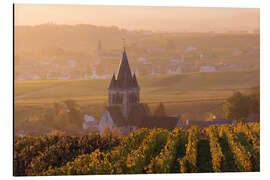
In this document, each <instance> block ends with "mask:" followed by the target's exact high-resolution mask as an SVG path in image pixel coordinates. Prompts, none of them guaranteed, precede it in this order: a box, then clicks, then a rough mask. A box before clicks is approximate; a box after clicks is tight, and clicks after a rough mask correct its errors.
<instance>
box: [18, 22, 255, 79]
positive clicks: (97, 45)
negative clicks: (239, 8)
mask: <svg viewBox="0 0 270 180" xmlns="http://www.w3.org/2000/svg"><path fill="white" fill-rule="evenodd" d="M90 27H91V28H90ZM57 28H63V34H64V35H61V36H64V37H65V36H69V33H70V32H69V31H67V32H66V29H64V28H72V29H74V31H75V30H80V29H84V28H85V30H86V32H87V31H88V32H89V33H91V32H92V31H93V30H92V29H95V28H97V29H98V28H99V27H95V26H94V27H92V26H89V27H88V26H87V25H85V27H84V26H82V27H81V26H71V27H61V25H40V26H37V27H23V26H22V27H20V26H19V27H18V28H17V30H16V33H15V35H16V34H17V36H15V39H18V41H20V42H21V41H23V42H24V39H23V36H22V35H25V33H26V32H25V31H26V30H25V29H27V30H29V29H31V31H32V34H27V36H28V37H29V39H28V41H29V42H27V44H24V46H26V47H25V48H24V49H23V50H22V48H21V46H20V44H18V45H17V44H16V47H15V80H42V79H59V80H62V79H110V77H111V75H112V74H113V72H115V71H116V69H117V68H118V66H119V62H118V61H119V59H120V58H121V54H120V53H119V52H120V51H119V48H118V45H117V46H113V45H112V43H113V42H115V39H116V38H115V39H113V40H110V36H109V35H107V34H111V33H114V34H117V36H118V37H119V39H120V37H122V38H123V37H126V39H127V47H128V48H129V49H132V53H131V54H130V56H129V61H130V66H131V69H132V70H133V71H134V72H136V75H137V76H144V75H147V76H151V75H159V74H181V73H190V72H211V71H227V70H236V69H243V68H252V67H258V63H259V49H258V48H257V47H258V46H257V45H258V43H259V39H258V37H259V36H258V34H257V33H247V32H245V33H244V34H237V33H236V34H235V33H228V34H218V33H217V34H215V33H213V32H211V33H187V34H183V33H178V34H174V33H153V32H144V31H142V32H136V31H135V32H132V31H127V30H122V29H117V28H116V27H112V28H109V27H103V28H104V32H102V31H98V32H97V31H94V33H96V34H97V33H98V34H97V36H96V37H95V39H94V38H93V37H91V38H92V40H91V41H87V42H84V43H88V44H89V45H87V46H82V47H81V46H79V47H72V48H70V47H69V46H72V45H68V46H67V45H61V46H60V45H59V46H57V45H53V46H52V44H54V43H53V38H52V37H54V36H55V35H51V32H55V33H58V30H57ZM105 30H106V31H105ZM43 31H48V34H46V36H48V38H47V39H48V40H47V41H46V42H44V43H43V44H40V43H41V42H40V43H38V44H37V45H36V46H37V47H35V48H36V49H33V47H32V46H31V45H32V44H33V43H34V44H36V40H35V38H36V36H38V35H39V34H41V33H42V32H43ZM49 32H50V33H49ZM83 32H84V33H81V34H82V35H81V36H82V38H83V36H86V35H87V34H85V31H83ZM84 34H85V35H84ZM61 36H60V37H59V38H61ZM103 36H107V37H109V38H108V39H104V38H102V37H103ZM186 36H187V37H186ZM99 37H100V38H99ZM55 38H58V37H55ZM97 38H99V39H97ZM209 38H210V39H212V40H211V41H212V42H211V41H209ZM220 38H228V39H230V40H231V41H236V42H235V43H234V42H232V43H234V44H235V45H229V44H228V43H229V42H226V41H227V40H226V39H224V45H223V46H222V45H219V46H220V47H215V43H216V41H217V40H218V39H220ZM243 38H244V39H243ZM245 38H246V39H247V41H248V39H250V38H253V39H255V40H256V41H254V42H255V43H253V44H252V45H250V46H246V45H245V44H244V45H243V43H240V42H238V39H239V41H240V39H241V41H242V40H245ZM78 39H79V38H78ZM206 40H207V41H208V42H209V44H205V42H204V41H206ZM59 41H60V42H62V41H66V40H63V39H60V40H59ZM81 41H85V39H83V40H81ZM81 41H80V42H81ZM111 41H112V42H111ZM257 41H258V42H257ZM153 42H157V43H154V44H153ZM81 43H82V42H81ZM116 43H119V42H116ZM237 44H239V45H237ZM27 46H31V49H30V48H27ZM65 46H67V47H65ZM87 47H89V48H87ZM82 48H84V49H82Z"/></svg>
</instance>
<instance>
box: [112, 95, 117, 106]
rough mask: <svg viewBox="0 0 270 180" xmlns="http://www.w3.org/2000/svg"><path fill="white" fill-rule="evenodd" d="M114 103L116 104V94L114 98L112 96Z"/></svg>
mask: <svg viewBox="0 0 270 180" xmlns="http://www.w3.org/2000/svg"><path fill="white" fill-rule="evenodd" d="M112 103H113V104H116V96H115V94H113V96H112Z"/></svg>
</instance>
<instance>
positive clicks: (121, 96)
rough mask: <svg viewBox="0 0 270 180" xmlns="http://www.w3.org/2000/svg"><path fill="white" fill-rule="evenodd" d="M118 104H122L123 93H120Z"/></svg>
mask: <svg viewBox="0 0 270 180" xmlns="http://www.w3.org/2000/svg"><path fill="white" fill-rule="evenodd" d="M120 104H123V94H120Z"/></svg>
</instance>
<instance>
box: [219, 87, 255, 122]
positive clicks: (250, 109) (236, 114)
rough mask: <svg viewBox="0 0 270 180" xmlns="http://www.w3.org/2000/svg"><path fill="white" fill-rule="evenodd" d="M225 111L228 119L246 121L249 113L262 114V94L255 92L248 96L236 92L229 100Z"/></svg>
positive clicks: (224, 107) (225, 105)
mask: <svg viewBox="0 0 270 180" xmlns="http://www.w3.org/2000/svg"><path fill="white" fill-rule="evenodd" d="M223 109H224V112H225V114H226V117H227V118H231V119H236V120H238V121H245V119H247V117H248V115H249V113H259V112H260V92H259V90H255V91H254V92H252V93H251V94H248V95H245V94H242V93H241V92H235V93H234V94H233V95H232V96H231V97H229V98H228V99H227V102H226V103H225V104H224V106H223Z"/></svg>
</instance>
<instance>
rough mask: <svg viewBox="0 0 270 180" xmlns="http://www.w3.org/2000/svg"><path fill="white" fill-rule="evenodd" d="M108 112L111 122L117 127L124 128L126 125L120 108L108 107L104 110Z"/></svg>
mask: <svg viewBox="0 0 270 180" xmlns="http://www.w3.org/2000/svg"><path fill="white" fill-rule="evenodd" d="M106 109H107V111H109V113H110V115H111V118H112V120H113V122H114V123H115V124H116V125H117V126H124V125H125V124H126V122H125V118H124V116H123V114H122V111H121V108H120V107H119V106H109V107H107V108H106Z"/></svg>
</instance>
